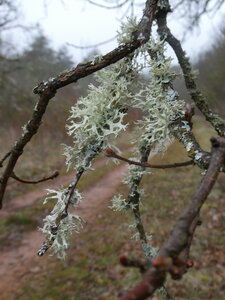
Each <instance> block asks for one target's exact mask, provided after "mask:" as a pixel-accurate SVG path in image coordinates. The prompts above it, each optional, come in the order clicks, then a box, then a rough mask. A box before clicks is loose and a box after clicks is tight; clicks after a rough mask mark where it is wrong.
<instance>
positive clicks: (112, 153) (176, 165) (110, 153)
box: [105, 148, 194, 169]
mask: <svg viewBox="0 0 225 300" xmlns="http://www.w3.org/2000/svg"><path fill="white" fill-rule="evenodd" d="M105 152H106V156H108V157H113V158H116V159H119V160H122V161H125V162H127V163H128V164H129V165H135V166H140V167H145V168H152V169H171V168H179V167H185V166H190V165H193V164H194V161H193V160H188V161H183V162H178V163H173V164H166V165H153V164H149V163H145V162H139V161H134V160H131V159H127V158H125V157H122V156H120V155H118V154H116V152H115V151H113V150H112V149H111V148H106V150H105Z"/></svg>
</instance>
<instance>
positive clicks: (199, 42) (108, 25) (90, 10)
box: [21, 0, 225, 61]
mask: <svg viewBox="0 0 225 300" xmlns="http://www.w3.org/2000/svg"><path fill="white" fill-rule="evenodd" d="M95 2H99V3H100V2H101V1H100V0H97V1H95ZM21 3H22V7H21V9H22V17H23V20H24V22H25V23H26V24H30V23H32V24H35V23H39V24H40V27H41V28H42V29H43V32H44V33H45V34H46V36H47V37H48V38H49V39H50V40H51V41H52V45H53V46H55V47H60V46H62V45H65V44H66V43H71V44H76V45H80V46H87V45H92V44H95V43H99V42H102V41H105V40H108V39H110V38H112V37H114V36H115V35H116V31H117V30H118V29H119V27H120V18H121V17H122V15H123V14H124V10H121V9H117V10H105V9H102V8H99V7H96V6H94V5H91V4H88V3H87V2H86V1H85V0H64V1H62V0H48V1H44V0H21ZM44 3H48V5H47V6H45V5H44ZM63 3H64V4H63ZM141 13H142V9H141V8H138V7H136V8H135V15H137V16H138V17H140V15H141ZM224 17H225V8H224V7H223V10H221V11H219V12H218V13H217V14H216V15H214V16H213V17H212V16H210V17H209V16H205V17H204V18H203V19H202V21H201V24H200V29H199V30H195V31H194V32H193V33H191V34H189V35H188V36H187V38H186V41H185V42H184V43H183V46H184V48H185V49H186V51H187V53H188V55H189V56H191V57H192V58H195V57H196V56H197V55H198V54H199V52H200V51H202V49H206V48H207V47H208V46H209V44H210V43H211V41H212V39H213V37H215V36H216V34H217V32H218V30H219V29H218V28H219V24H222V19H224ZM182 23H184V22H183V21H182V20H179V21H178V20H176V21H172V22H171V23H170V26H171V29H172V31H173V33H174V34H176V35H177V36H178V37H179V38H181V37H182V36H183V34H184V29H183V28H182ZM114 47H116V41H113V42H111V43H109V44H107V45H104V46H101V47H98V50H100V52H101V53H102V54H104V53H106V52H108V51H110V50H112V49H113V48H114ZM88 51H90V49H89V50H78V49H74V48H70V53H71V54H72V55H73V57H74V58H75V59H76V61H78V60H81V59H82V58H83V57H84V56H85V55H87V52H88Z"/></svg>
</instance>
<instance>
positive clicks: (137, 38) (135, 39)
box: [0, 0, 158, 208]
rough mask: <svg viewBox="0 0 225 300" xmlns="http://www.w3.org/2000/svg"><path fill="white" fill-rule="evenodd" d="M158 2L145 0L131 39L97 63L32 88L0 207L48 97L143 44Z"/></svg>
mask: <svg viewBox="0 0 225 300" xmlns="http://www.w3.org/2000/svg"><path fill="white" fill-rule="evenodd" d="M157 3H158V0H147V1H146V4H145V9H144V11H143V16H142V18H141V20H140V22H139V24H138V27H137V30H135V31H134V32H133V34H132V37H131V40H130V42H128V43H126V44H124V45H122V46H119V47H117V48H116V49H114V50H113V51H111V52H109V53H108V54H106V55H104V56H102V59H101V60H100V61H99V62H97V63H93V62H92V61H90V62H88V63H85V64H79V65H78V66H77V67H76V68H74V69H72V70H70V71H68V72H66V73H62V74H60V75H59V76H57V77H55V78H51V79H49V80H48V81H47V82H41V83H40V84H39V85H38V86H37V87H35V88H34V93H35V94H38V95H39V100H38V102H37V104H36V106H35V109H34V111H33V114H32V116H31V119H30V121H29V122H28V123H27V124H26V126H25V132H24V133H23V134H22V136H21V137H20V139H19V140H18V141H17V142H16V143H15V146H14V147H13V148H12V150H11V154H10V157H9V161H8V164H7V166H6V169H5V171H4V173H3V175H2V178H1V181H0V184H1V186H0V208H2V201H3V197H4V193H5V189H6V186H7V182H8V179H9V177H10V176H11V174H12V172H13V169H14V167H15V165H16V163H17V160H18V158H19V157H20V155H21V154H22V153H23V149H24V147H25V146H26V144H27V143H28V142H29V141H30V140H31V138H32V137H33V135H34V134H35V133H36V132H37V131H38V129H39V126H40V124H41V121H42V117H43V115H44V113H45V111H46V108H47V106H48V103H49V101H50V99H51V98H53V97H54V96H55V94H56V91H57V90H58V89H59V88H62V87H64V86H67V85H68V84H70V83H74V82H76V81H77V80H78V79H80V78H83V77H86V76H87V75H90V74H92V73H94V72H96V71H98V70H100V69H102V68H104V67H106V66H109V65H110V64H113V63H115V62H117V61H119V60H120V59H122V58H124V57H125V56H127V55H128V54H130V53H132V52H133V51H134V50H135V49H137V48H138V47H140V46H141V45H143V44H144V43H146V42H147V41H148V40H149V37H150V33H151V26H152V22H153V20H154V17H155V11H156V7H157ZM142 37H144V38H142Z"/></svg>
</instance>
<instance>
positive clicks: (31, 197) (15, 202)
mask: <svg viewBox="0 0 225 300" xmlns="http://www.w3.org/2000/svg"><path fill="white" fill-rule="evenodd" d="M106 161H107V159H105V158H103V159H100V160H98V161H96V162H95V163H94V165H93V167H94V168H100V167H102V166H104V164H105V163H106ZM73 179H74V172H71V173H69V174H67V175H64V176H59V177H57V178H56V179H54V180H52V181H46V182H43V183H40V184H38V185H37V188H36V189H34V190H32V191H30V192H28V193H26V194H23V195H20V196H17V197H15V198H13V199H11V200H10V201H8V202H5V203H4V206H3V209H2V210H1V211H0V219H2V218H3V217H6V216H8V215H9V214H12V213H14V212H18V210H22V209H23V208H25V207H27V206H31V205H33V204H34V203H35V202H36V201H37V200H39V199H40V198H43V197H44V196H45V195H46V189H58V188H59V187H60V186H64V185H66V184H69V183H70V182H72V181H73Z"/></svg>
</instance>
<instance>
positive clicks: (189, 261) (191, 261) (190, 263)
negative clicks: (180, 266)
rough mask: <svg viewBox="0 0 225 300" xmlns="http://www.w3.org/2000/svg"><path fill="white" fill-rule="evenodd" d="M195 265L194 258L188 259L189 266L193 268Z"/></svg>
mask: <svg viewBox="0 0 225 300" xmlns="http://www.w3.org/2000/svg"><path fill="white" fill-rule="evenodd" d="M193 266H194V262H193V260H188V261H187V267H188V268H192V267H193Z"/></svg>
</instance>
